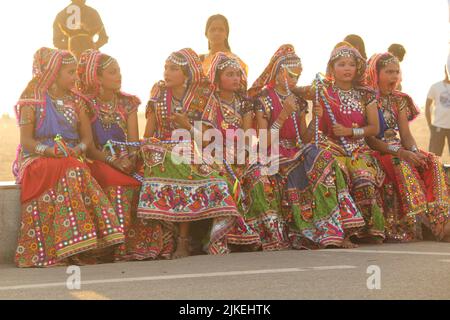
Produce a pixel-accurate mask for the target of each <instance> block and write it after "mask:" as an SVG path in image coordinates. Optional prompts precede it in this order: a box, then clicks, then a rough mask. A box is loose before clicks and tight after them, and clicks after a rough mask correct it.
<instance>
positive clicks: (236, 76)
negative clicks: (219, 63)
mask: <svg viewBox="0 0 450 320" xmlns="http://www.w3.org/2000/svg"><path fill="white" fill-rule="evenodd" d="M241 76H242V74H241V70H240V69H238V68H233V67H226V68H225V69H223V70H222V71H221V72H220V76H219V81H220V85H219V87H220V90H223V91H231V92H235V91H237V90H239V87H240V81H241Z"/></svg>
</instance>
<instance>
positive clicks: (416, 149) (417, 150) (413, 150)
mask: <svg viewBox="0 0 450 320" xmlns="http://www.w3.org/2000/svg"><path fill="white" fill-rule="evenodd" d="M409 150H411V151H412V152H414V153H416V152H419V148H417V146H416V145H413V146H412V147H411V149H409Z"/></svg>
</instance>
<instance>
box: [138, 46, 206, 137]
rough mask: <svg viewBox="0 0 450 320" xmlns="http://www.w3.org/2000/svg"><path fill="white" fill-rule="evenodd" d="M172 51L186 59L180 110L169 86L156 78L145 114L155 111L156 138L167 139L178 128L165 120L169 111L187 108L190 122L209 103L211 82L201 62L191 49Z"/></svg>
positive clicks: (196, 118) (200, 113)
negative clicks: (184, 84) (185, 81)
mask: <svg viewBox="0 0 450 320" xmlns="http://www.w3.org/2000/svg"><path fill="white" fill-rule="evenodd" d="M173 54H178V55H180V56H182V57H183V58H184V59H185V60H186V62H187V70H188V83H187V88H186V92H185V94H184V97H183V100H182V101H181V105H180V106H179V107H180V110H177V106H175V105H174V103H173V99H172V90H170V89H168V88H167V87H166V84H165V83H164V81H159V82H157V83H156V84H155V85H154V86H153V88H152V90H151V93H150V100H149V102H148V104H147V109H146V115H147V117H148V114H149V113H150V112H155V113H156V117H157V122H158V126H157V133H156V137H157V138H158V139H165V140H170V138H171V136H172V131H173V130H175V129H177V127H176V126H175V124H174V123H172V122H171V121H169V120H168V118H169V116H170V115H171V113H172V112H186V113H187V115H188V117H189V119H190V121H191V124H193V122H194V121H201V119H202V114H203V112H204V110H205V107H206V106H208V105H209V104H210V103H211V99H212V97H213V93H214V85H213V84H212V83H211V82H209V80H208V78H207V77H206V76H205V75H204V73H203V70H202V67H201V62H200V60H199V58H198V56H197V54H196V53H195V52H194V51H193V50H192V49H189V48H187V49H182V50H180V51H177V52H175V53H173Z"/></svg>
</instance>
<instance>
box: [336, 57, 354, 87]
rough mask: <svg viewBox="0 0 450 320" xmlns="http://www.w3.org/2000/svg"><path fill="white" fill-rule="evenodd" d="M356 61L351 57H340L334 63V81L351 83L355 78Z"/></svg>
mask: <svg viewBox="0 0 450 320" xmlns="http://www.w3.org/2000/svg"><path fill="white" fill-rule="evenodd" d="M356 69H357V66H356V60H355V58H352V57H341V58H339V59H337V60H336V61H335V62H334V65H333V74H334V79H335V80H337V81H340V82H352V81H353V79H355V77H356Z"/></svg>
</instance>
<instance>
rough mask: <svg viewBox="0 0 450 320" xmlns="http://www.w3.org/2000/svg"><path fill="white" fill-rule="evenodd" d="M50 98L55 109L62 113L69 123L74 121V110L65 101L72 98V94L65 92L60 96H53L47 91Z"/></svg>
mask: <svg viewBox="0 0 450 320" xmlns="http://www.w3.org/2000/svg"><path fill="white" fill-rule="evenodd" d="M48 95H49V97H50V100H51V101H52V104H53V106H54V107H55V110H56V111H57V112H58V113H60V114H61V115H63V117H64V119H66V120H67V122H69V123H70V124H71V125H73V124H74V123H76V113H75V110H74V109H73V108H72V107H71V106H70V105H69V104H66V102H68V101H71V100H72V96H71V95H70V94H65V95H64V97H62V98H55V97H53V96H52V95H51V94H50V93H48Z"/></svg>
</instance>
